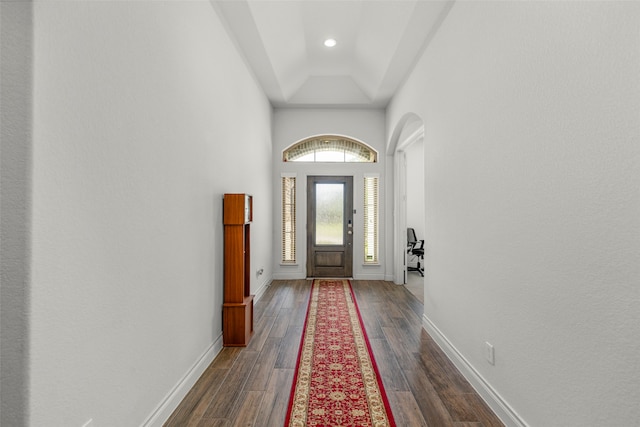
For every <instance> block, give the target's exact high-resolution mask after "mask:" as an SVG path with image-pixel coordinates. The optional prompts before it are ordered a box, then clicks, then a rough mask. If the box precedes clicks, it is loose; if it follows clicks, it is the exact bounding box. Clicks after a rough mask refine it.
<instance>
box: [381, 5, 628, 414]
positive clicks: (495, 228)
mask: <svg viewBox="0 0 640 427" xmlns="http://www.w3.org/2000/svg"><path fill="white" fill-rule="evenodd" d="M638 22H640V5H638V4H637V3H633V2H620V3H618V2H457V3H455V5H454V6H453V9H452V10H451V11H450V13H449V15H448V17H447V18H446V20H445V21H444V23H443V25H442V27H441V28H440V30H439V32H438V33H437V35H436V36H435V38H434V39H433V41H432V43H431V44H430V46H429V47H428V48H427V49H426V51H425V53H424V55H423V57H422V58H421V60H420V61H419V63H418V64H417V66H416V68H415V69H414V71H413V73H412V75H411V77H410V78H409V79H408V81H407V82H406V84H405V85H404V87H403V88H402V90H401V91H400V92H399V93H398V94H397V96H396V97H395V98H394V100H393V103H392V105H391V107H390V108H389V110H388V128H387V129H388V132H389V133H391V132H392V131H393V130H394V127H395V126H396V123H398V121H399V120H400V118H401V117H402V116H403V115H404V114H406V113H407V112H412V113H415V114H417V115H418V116H420V117H421V118H422V119H423V120H424V122H425V171H426V176H425V185H426V187H425V193H426V194H425V195H426V202H427V203H426V206H427V212H426V214H427V222H426V227H427V230H426V233H427V235H428V236H429V242H428V249H429V250H428V252H427V259H426V273H427V277H426V291H425V316H426V320H425V324H426V325H427V326H429V327H430V328H431V330H432V331H435V330H436V328H437V330H439V331H440V332H441V334H442V336H440V337H439V338H440V339H441V342H443V341H442V339H446V340H448V342H449V344H450V345H451V348H449V350H451V349H452V348H455V349H456V350H457V351H458V352H459V355H460V356H461V357H463V358H464V359H465V360H466V362H467V363H468V364H469V372H473V370H475V372H476V373H477V374H479V375H480V376H481V377H483V378H484V379H485V380H486V381H487V382H488V384H489V386H490V387H491V388H492V389H493V390H494V391H495V392H496V393H497V394H498V395H499V396H501V397H502V398H503V399H504V402H505V403H506V404H508V405H510V406H511V408H512V409H513V410H514V411H515V413H516V414H517V415H519V418H520V420H522V421H524V422H526V423H528V424H529V425H531V426H602V425H635V424H637V422H638V420H640V406H639V405H638V402H640V387H638V384H640V369H638V363H637V362H638V354H640V340H638V336H640V287H639V286H638V284H639V282H640V270H639V268H640V267H639V264H638V260H639V259H640V192H638V177H639V176H640V32H639V31H638ZM485 341H489V342H490V343H492V344H493V345H494V346H495V366H492V365H490V364H489V363H487V361H486V360H485V358H484V347H483V343H484V342H485ZM469 372H468V373H469ZM507 412H508V411H507ZM516 421H517V416H516Z"/></svg>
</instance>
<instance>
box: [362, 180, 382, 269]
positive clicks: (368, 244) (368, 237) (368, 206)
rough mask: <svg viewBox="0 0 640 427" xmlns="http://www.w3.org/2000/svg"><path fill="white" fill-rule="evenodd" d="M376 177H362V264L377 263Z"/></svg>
mask: <svg viewBox="0 0 640 427" xmlns="http://www.w3.org/2000/svg"><path fill="white" fill-rule="evenodd" d="M378 181H379V178H378V175H377V174H376V175H365V177H364V263H365V264H377V263H378Z"/></svg>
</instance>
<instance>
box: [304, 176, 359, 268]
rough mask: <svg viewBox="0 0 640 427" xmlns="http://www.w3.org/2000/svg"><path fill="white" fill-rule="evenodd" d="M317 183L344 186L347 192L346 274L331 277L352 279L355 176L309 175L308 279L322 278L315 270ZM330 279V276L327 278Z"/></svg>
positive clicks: (344, 197)
mask: <svg viewBox="0 0 640 427" xmlns="http://www.w3.org/2000/svg"><path fill="white" fill-rule="evenodd" d="M316 183H327V184H331V183H336V184H344V185H345V192H344V196H343V203H344V204H343V212H344V218H343V224H342V226H343V237H344V238H343V242H344V245H343V246H344V252H345V256H344V257H345V258H344V266H345V273H344V276H340V275H335V276H330V277H352V276H353V237H354V235H353V232H354V223H353V196H354V188H353V175H339V176H336V175H308V176H307V194H306V196H307V226H306V228H307V230H306V231H307V233H306V234H307V242H306V250H307V251H306V252H307V265H306V277H307V278H311V277H320V276H317V274H316V271H315V269H314V268H313V266H314V265H315V264H314V253H315V251H314V249H313V246H314V230H313V225H314V224H315V218H314V215H315V199H314V197H313V195H314V194H315V190H314V185H315V184H316ZM340 247H342V246H340ZM329 248H331V246H327V249H329ZM327 277H329V276H327Z"/></svg>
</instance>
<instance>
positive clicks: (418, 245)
mask: <svg viewBox="0 0 640 427" xmlns="http://www.w3.org/2000/svg"><path fill="white" fill-rule="evenodd" d="M407 254H409V256H410V257H411V259H414V258H415V259H416V262H417V265H416V266H415V267H411V266H410V265H409V259H407V271H417V272H418V273H420V275H421V276H422V277H424V269H423V268H422V267H421V266H420V260H421V259H424V240H418V238H417V237H416V230H414V229H413V228H407Z"/></svg>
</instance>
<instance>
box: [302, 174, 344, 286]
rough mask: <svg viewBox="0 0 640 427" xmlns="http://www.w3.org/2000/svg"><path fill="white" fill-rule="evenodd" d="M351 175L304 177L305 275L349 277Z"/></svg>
mask: <svg viewBox="0 0 640 427" xmlns="http://www.w3.org/2000/svg"><path fill="white" fill-rule="evenodd" d="M352 272H353V177H351V176H309V177H308V178H307V277H351V276H352V274H353V273H352Z"/></svg>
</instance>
